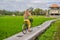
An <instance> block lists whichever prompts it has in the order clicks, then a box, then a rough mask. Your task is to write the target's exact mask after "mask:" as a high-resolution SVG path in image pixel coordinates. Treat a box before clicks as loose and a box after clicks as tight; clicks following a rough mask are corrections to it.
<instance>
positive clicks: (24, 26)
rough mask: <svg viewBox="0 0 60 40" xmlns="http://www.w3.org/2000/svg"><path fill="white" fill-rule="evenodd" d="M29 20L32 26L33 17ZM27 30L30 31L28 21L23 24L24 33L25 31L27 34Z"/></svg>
mask: <svg viewBox="0 0 60 40" xmlns="http://www.w3.org/2000/svg"><path fill="white" fill-rule="evenodd" d="M29 21H30V23H31V26H32V22H33V19H32V18H30V19H29ZM27 31H28V25H27V23H26V22H24V23H23V25H22V33H23V34H26V33H27Z"/></svg>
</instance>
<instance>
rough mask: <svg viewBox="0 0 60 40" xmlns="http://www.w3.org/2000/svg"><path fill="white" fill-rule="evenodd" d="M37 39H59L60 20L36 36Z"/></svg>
mask: <svg viewBox="0 0 60 40" xmlns="http://www.w3.org/2000/svg"><path fill="white" fill-rule="evenodd" d="M38 40H60V20H59V21H56V22H54V23H52V25H51V26H50V28H49V29H47V30H46V32H45V33H43V34H42V35H40V36H39V37H38Z"/></svg>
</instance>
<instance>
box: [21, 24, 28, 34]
mask: <svg viewBox="0 0 60 40" xmlns="http://www.w3.org/2000/svg"><path fill="white" fill-rule="evenodd" d="M22 33H23V34H26V33H27V26H26V25H25V24H23V25H22Z"/></svg>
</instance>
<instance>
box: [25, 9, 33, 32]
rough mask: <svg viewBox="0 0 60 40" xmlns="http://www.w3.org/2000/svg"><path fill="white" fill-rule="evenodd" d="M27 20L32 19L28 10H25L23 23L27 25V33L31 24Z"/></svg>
mask: <svg viewBox="0 0 60 40" xmlns="http://www.w3.org/2000/svg"><path fill="white" fill-rule="evenodd" d="M29 18H32V15H31V12H30V10H29V9H27V10H26V11H25V13H24V22H26V24H27V25H28V32H30V31H31V30H30V27H31V22H30V20H29Z"/></svg>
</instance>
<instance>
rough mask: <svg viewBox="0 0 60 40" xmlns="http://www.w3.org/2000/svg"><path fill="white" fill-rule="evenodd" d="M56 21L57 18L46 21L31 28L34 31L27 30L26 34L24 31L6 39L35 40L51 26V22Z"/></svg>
mask: <svg viewBox="0 0 60 40" xmlns="http://www.w3.org/2000/svg"><path fill="white" fill-rule="evenodd" d="M54 21H55V20H49V21H46V22H44V23H43V24H41V25H39V26H37V27H34V28H31V29H32V30H33V31H32V32H27V33H26V34H23V33H22V32H20V33H18V34H15V35H13V36H11V37H9V38H6V39H4V40H34V39H35V38H36V37H37V36H38V35H40V34H41V33H42V32H44V31H45V30H46V29H47V28H48V27H49V26H50V24H51V23H52V22H54ZM18 36H20V37H18Z"/></svg>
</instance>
